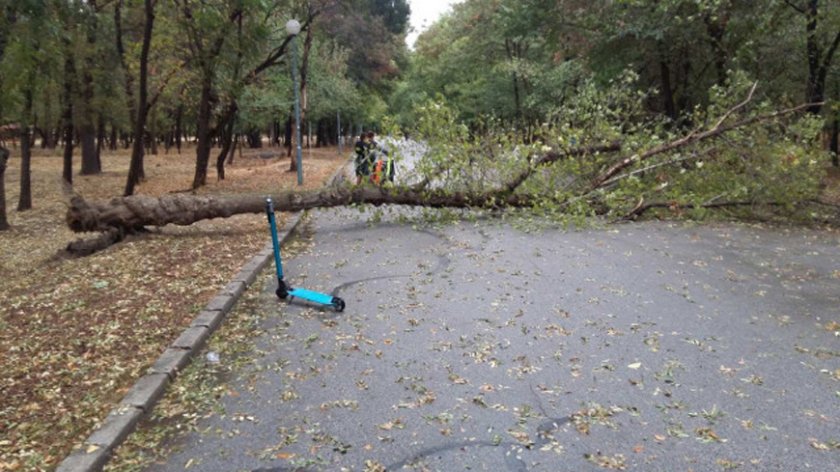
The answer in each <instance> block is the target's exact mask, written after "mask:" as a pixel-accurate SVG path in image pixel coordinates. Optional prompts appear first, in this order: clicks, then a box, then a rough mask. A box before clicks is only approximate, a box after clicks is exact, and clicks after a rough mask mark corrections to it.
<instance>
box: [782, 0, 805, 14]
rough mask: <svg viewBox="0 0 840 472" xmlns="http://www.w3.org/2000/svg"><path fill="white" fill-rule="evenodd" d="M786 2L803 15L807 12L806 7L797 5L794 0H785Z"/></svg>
mask: <svg viewBox="0 0 840 472" xmlns="http://www.w3.org/2000/svg"><path fill="white" fill-rule="evenodd" d="M785 3H786V4H787V5H788V6H789V7H791V8H793V9H794V10H796V11H798V12H799V13H802V14H803V15H804V14H805V9H804V8H802V7H800V6H799V5H796V4H795V3H793V2H792V1H790V0H785Z"/></svg>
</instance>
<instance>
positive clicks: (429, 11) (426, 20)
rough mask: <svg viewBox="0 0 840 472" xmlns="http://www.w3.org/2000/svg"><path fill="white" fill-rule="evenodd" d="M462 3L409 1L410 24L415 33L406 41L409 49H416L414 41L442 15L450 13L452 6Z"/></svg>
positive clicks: (439, 0)
mask: <svg viewBox="0 0 840 472" xmlns="http://www.w3.org/2000/svg"><path fill="white" fill-rule="evenodd" d="M460 2H461V0H409V2H408V3H409V5H410V6H411V19H410V20H409V22H410V23H411V26H412V27H413V28H414V31H413V32H411V33H409V34H408V37H407V38H406V40H405V41H406V43H408V47H409V48H412V49H414V41H416V40H417V36H419V35H420V33H421V32H423V30H425V29H426V28H428V27H429V26H431V24H432V23H434V22H435V20H437V19H438V18H439V17H440V15H441V14H443V13H444V12H446V11H449V9H450V6H452V5H453V4H455V3H460Z"/></svg>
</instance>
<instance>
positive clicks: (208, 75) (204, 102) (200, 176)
mask: <svg viewBox="0 0 840 472" xmlns="http://www.w3.org/2000/svg"><path fill="white" fill-rule="evenodd" d="M202 74H203V77H202V79H201V98H200V101H199V103H198V123H197V124H198V132H197V133H196V134H197V135H198V136H197V138H198V146H197V147H196V152H195V177H194V178H193V183H192V188H194V189H196V188H199V187H203V186H204V185H205V184H207V165H208V164H209V162H210V138H211V137H212V136H210V118H211V112H212V110H211V106H210V99H211V98H212V93H213V70H212V69H209V70H208V68H207V67H205V70H204V71H202Z"/></svg>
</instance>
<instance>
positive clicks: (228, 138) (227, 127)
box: [216, 102, 237, 180]
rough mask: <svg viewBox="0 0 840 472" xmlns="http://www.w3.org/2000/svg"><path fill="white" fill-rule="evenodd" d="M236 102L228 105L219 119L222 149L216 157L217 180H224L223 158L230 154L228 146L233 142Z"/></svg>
mask: <svg viewBox="0 0 840 472" xmlns="http://www.w3.org/2000/svg"><path fill="white" fill-rule="evenodd" d="M236 110H237V105H236V102H232V103H230V104H229V105H228V108H227V110H226V111H225V113H224V115H223V116H222V118H221V119H220V120H219V134H220V136H219V139H220V141H221V145H222V149H221V151H219V155H218V157H216V177H217V178H218V179H219V180H225V159H227V157H228V154H230V148H231V145H232V143H233V125H234V123H235V122H236Z"/></svg>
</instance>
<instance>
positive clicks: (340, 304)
mask: <svg viewBox="0 0 840 472" xmlns="http://www.w3.org/2000/svg"><path fill="white" fill-rule="evenodd" d="M332 306H333V308H335V311H337V312H339V313H341V312H342V311H344V306H345V305H344V300H342V299H341V298H338V297H333V299H332Z"/></svg>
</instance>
